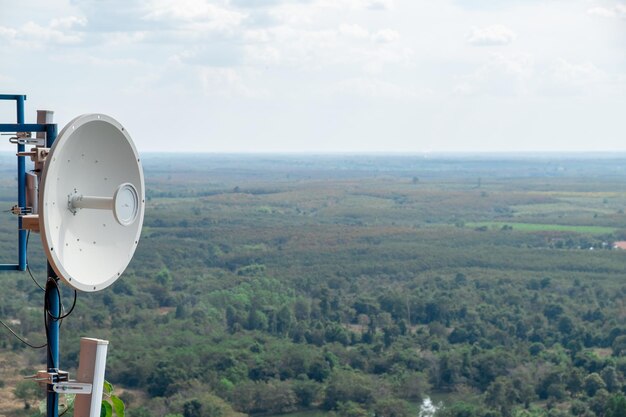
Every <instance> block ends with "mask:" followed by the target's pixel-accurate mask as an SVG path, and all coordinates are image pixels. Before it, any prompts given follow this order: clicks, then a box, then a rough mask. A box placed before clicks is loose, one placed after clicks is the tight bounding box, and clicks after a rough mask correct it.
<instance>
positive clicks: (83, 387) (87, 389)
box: [52, 381, 92, 394]
mask: <svg viewBox="0 0 626 417" xmlns="http://www.w3.org/2000/svg"><path fill="white" fill-rule="evenodd" d="M91 388H92V385H91V384H85V383H82V382H74V381H70V382H59V383H57V384H52V391H54V392H58V393H59V394H91Z"/></svg>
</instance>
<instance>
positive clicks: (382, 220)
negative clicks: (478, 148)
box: [0, 153, 626, 417]
mask: <svg viewBox="0 0 626 417" xmlns="http://www.w3.org/2000/svg"><path fill="white" fill-rule="evenodd" d="M143 162H144V168H145V178H146V187H147V194H146V199H147V208H146V216H145V223H144V228H143V233H142V237H141V241H140V242H139V247H138V250H137V252H136V255H135V257H134V259H133V261H132V262H131V264H130V266H129V268H128V269H127V270H126V272H125V274H124V275H123V276H122V278H121V279H119V280H118V281H117V282H115V284H114V285H113V286H111V287H110V288H108V289H106V290H104V291H100V292H96V293H79V294H78V298H77V301H76V307H75V309H74V311H73V312H72V314H71V315H70V316H69V317H67V318H66V319H64V320H63V323H62V325H61V368H62V369H65V370H68V371H70V372H71V375H72V373H75V370H76V367H77V362H78V349H79V338H80V337H81V336H89V337H97V338H102V339H107V340H109V341H110V345H109V357H108V363H107V374H106V378H107V380H108V381H109V382H110V383H112V384H113V386H114V389H115V392H116V393H117V395H119V397H120V398H122V400H123V401H124V402H125V404H126V409H127V410H126V415H127V416H129V417H152V416H163V417H165V416H167V417H243V416H246V415H250V416H263V417H276V416H279V415H280V416H285V417H432V415H433V414H434V415H435V416H436V417H566V416H580V417H624V416H626V251H625V250H623V249H620V245H622V243H620V242H624V241H626V213H625V209H626V155H622V154H590V155H584V154H528V155H513V154H479V155H460V154H459V155H454V154H440V155H437V154H415V155H378V154H362V155H344V154H328V155H299V154H280V155H271V154H260V155H257V154H215V155H212V154H158V153H153V154H147V155H145V156H143ZM0 163H1V164H0V171H1V174H2V175H1V176H0V179H1V180H0V201H1V202H2V205H3V207H2V210H3V212H6V213H3V214H2V215H1V217H0V220H1V221H0V239H1V240H0V249H1V250H0V258H1V259H0V260H1V261H2V262H12V261H14V257H15V254H16V249H15V242H16V230H15V229H16V219H15V217H14V216H12V215H11V214H10V213H9V212H8V211H9V210H10V208H11V207H12V205H13V204H15V195H14V194H15V166H14V156H11V155H9V154H7V155H5V156H2V157H0ZM625 247H626V246H625ZM28 251H29V260H30V266H31V270H32V273H33V277H34V279H35V280H37V281H38V282H39V283H43V282H45V256H44V255H43V253H42V250H41V244H40V238H39V236H38V235H31V236H30V241H29V249H28ZM0 282H1V284H2V291H0V319H2V320H3V321H4V322H5V323H7V324H8V325H10V326H11V327H13V329H14V330H15V331H16V333H18V334H20V335H22V336H23V337H24V338H26V339H27V340H28V341H29V342H30V343H32V344H35V345H41V344H43V343H45V331H44V327H43V292H42V291H41V289H40V288H38V287H37V286H36V285H35V284H34V283H33V281H32V280H31V278H30V277H29V275H28V274H27V273H9V272H3V273H1V274H0ZM73 296H74V293H73V291H72V290H71V289H70V288H68V287H66V286H64V288H63V304H64V306H65V310H66V311H67V310H69V308H70V306H71V305H72V300H73ZM45 354H46V352H45V349H39V350H34V349H31V348H29V347H27V346H25V345H24V344H23V343H22V342H20V341H19V340H17V339H16V338H14V337H13V336H12V335H11V334H10V333H9V332H8V331H6V329H4V328H2V329H0V415H4V416H11V417H18V416H40V415H41V413H40V411H39V407H40V401H42V400H44V396H43V392H42V391H41V390H40V389H39V388H38V386H37V385H36V384H35V383H34V382H32V381H30V380H27V379H24V377H25V376H29V375H33V374H34V373H35V372H36V371H37V370H39V369H43V367H44V364H45ZM65 401H71V399H65ZM425 405H429V406H430V407H426V406H425Z"/></svg>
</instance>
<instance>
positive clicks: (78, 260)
mask: <svg viewBox="0 0 626 417" xmlns="http://www.w3.org/2000/svg"><path fill="white" fill-rule="evenodd" d="M144 208H145V186H144V178H143V169H142V167H141V161H140V159H139V156H138V154H137V149H136V148H135V145H134V144H133V141H132V140H131V138H130V135H129V134H128V132H127V131H126V129H124V128H123V127H122V125H121V124H119V123H118V122H117V121H116V120H115V119H113V118H112V117H109V116H106V115H104V114H85V115H82V116H78V117H76V118H75V119H74V120H72V121H71V122H70V123H69V124H68V125H67V126H65V128H63V130H62V131H61V133H59V135H58V137H57V139H56V141H55V142H54V144H53V146H52V148H50V153H49V155H48V156H47V158H46V163H45V166H44V169H43V173H42V176H41V185H40V192H39V227H40V232H41V240H42V243H43V247H44V250H45V252H46V255H47V257H48V260H49V261H50V264H51V266H52V268H53V269H54V271H55V272H56V273H57V274H58V276H59V277H60V278H61V279H63V281H65V283H67V284H68V285H69V286H71V287H73V288H75V289H76V290H80V291H87V292H93V291H99V290H102V289H104V288H106V287H108V286H109V285H111V284H113V283H114V282H115V281H116V280H117V279H118V278H119V277H120V275H122V273H123V272H124V270H125V269H126V267H127V266H128V264H129V262H130V260H131V259H132V257H133V254H134V252H135V249H136V248H137V243H138V241H139V235H140V234H141V227H142V224H143V216H144Z"/></svg>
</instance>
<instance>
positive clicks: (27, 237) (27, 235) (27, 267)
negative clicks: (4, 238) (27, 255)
mask: <svg viewBox="0 0 626 417" xmlns="http://www.w3.org/2000/svg"><path fill="white" fill-rule="evenodd" d="M28 239H30V230H29V231H28V233H26V250H27V251H28ZM26 270H27V271H28V275H30V278H31V279H32V280H33V282H34V283H35V284H36V285H37V286H38V287H39V288H41V291H45V289H44V287H42V286H41V284H39V283H38V282H37V280H36V279H35V277H34V276H33V273H32V272H31V270H30V265H29V264H28V263H26Z"/></svg>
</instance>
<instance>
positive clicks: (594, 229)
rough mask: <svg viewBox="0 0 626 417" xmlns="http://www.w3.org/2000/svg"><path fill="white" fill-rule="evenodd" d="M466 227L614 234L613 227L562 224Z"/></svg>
mask: <svg viewBox="0 0 626 417" xmlns="http://www.w3.org/2000/svg"><path fill="white" fill-rule="evenodd" d="M465 226H466V227H483V226H486V227H488V228H490V229H500V228H502V227H503V226H511V227H512V228H513V230H519V231H522V232H572V233H581V234H591V235H605V234H609V233H613V232H615V230H616V229H615V228H613V227H603V226H569V225H563V224H540V223H509V222H474V223H466V224H465Z"/></svg>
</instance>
